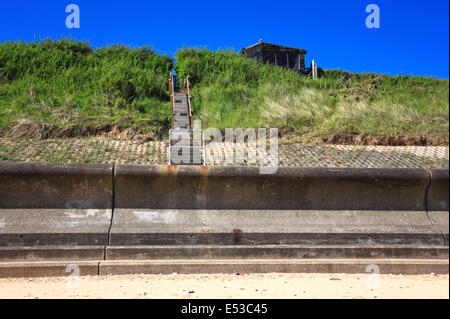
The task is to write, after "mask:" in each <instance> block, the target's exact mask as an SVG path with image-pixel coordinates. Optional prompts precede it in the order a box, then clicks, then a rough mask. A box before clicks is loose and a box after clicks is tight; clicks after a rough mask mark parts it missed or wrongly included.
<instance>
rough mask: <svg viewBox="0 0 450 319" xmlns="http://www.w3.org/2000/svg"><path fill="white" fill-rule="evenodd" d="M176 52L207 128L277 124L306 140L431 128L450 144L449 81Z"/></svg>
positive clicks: (180, 70)
mask: <svg viewBox="0 0 450 319" xmlns="http://www.w3.org/2000/svg"><path fill="white" fill-rule="evenodd" d="M176 59H177V64H176V66H175V69H176V71H177V73H178V74H179V75H180V77H185V76H186V75H188V74H189V76H190V78H191V82H192V83H193V89H192V96H193V105H194V111H195V115H196V117H197V118H199V119H201V120H202V125H203V126H204V127H216V128H219V129H222V130H223V129H224V128H227V127H231V128H233V127H242V128H248V127H253V128H257V127H278V128H279V130H280V131H281V132H283V133H286V135H287V136H294V137H300V136H301V137H303V138H304V139H306V140H308V139H310V138H311V137H315V136H326V135H331V134H335V133H338V134H365V135H371V136H386V137H392V136H407V137H412V136H417V135H425V136H427V137H429V138H437V139H440V140H444V141H447V143H448V125H449V82H448V80H439V79H435V78H424V77H416V76H388V75H383V74H372V73H365V74H356V73H350V72H345V71H339V70H323V71H322V72H321V73H322V74H321V77H320V78H319V79H311V78H310V77H307V76H300V75H299V74H298V73H296V72H295V71H291V70H285V69H283V68H280V67H276V66H271V65H261V64H260V63H258V62H257V61H254V60H251V59H247V58H245V57H242V56H240V55H239V54H237V53H235V52H233V51H217V52H212V51H209V50H206V49H192V48H191V49H184V48H183V49H182V50H179V51H178V52H177V54H176Z"/></svg>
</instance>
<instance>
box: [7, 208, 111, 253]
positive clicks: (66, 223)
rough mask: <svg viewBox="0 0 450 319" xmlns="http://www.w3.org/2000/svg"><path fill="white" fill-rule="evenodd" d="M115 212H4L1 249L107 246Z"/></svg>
mask: <svg viewBox="0 0 450 319" xmlns="http://www.w3.org/2000/svg"><path fill="white" fill-rule="evenodd" d="M111 212H112V210H111V209H0V246H35V245H72V246H76V245H106V244H107V243H108V230H109V226H110V221H111Z"/></svg>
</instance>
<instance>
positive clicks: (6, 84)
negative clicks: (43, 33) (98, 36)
mask: <svg viewBox="0 0 450 319" xmlns="http://www.w3.org/2000/svg"><path fill="white" fill-rule="evenodd" d="M172 66H173V59H172V58H170V57H168V56H167V55H159V54H157V53H155V52H154V51H153V49H151V48H148V47H141V48H138V49H130V48H128V47H125V46H121V45H114V46H109V47H104V48H99V49H92V48H91V47H90V46H89V44H88V43H86V42H76V41H73V40H58V41H52V40H49V39H47V40H44V41H41V42H31V43H24V42H3V43H0V128H3V129H4V130H5V129H11V128H12V127H14V126H17V125H18V124H22V126H24V128H23V129H22V131H24V134H25V135H27V133H28V134H30V130H31V131H33V128H34V131H36V130H47V131H50V134H51V133H53V134H57V132H63V133H62V134H64V132H75V133H77V132H79V133H80V134H81V135H83V132H84V131H89V130H91V131H95V129H96V128H102V127H105V126H108V125H118V126H119V127H120V128H128V127H131V126H133V127H134V128H136V129H137V130H140V131H143V132H149V131H156V132H157V133H160V132H164V131H165V130H166V129H167V127H168V126H169V124H170V122H169V121H170V102H169V95H168V92H167V82H168V74H169V71H170V70H171V68H172ZM27 130H28V131H27ZM15 133H17V134H18V135H20V133H21V132H20V130H19V131H18V130H16V131H15ZM17 134H16V135H17Z"/></svg>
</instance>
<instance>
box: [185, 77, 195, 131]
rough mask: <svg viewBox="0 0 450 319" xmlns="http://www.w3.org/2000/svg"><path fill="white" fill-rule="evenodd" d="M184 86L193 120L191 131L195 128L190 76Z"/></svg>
mask: <svg viewBox="0 0 450 319" xmlns="http://www.w3.org/2000/svg"><path fill="white" fill-rule="evenodd" d="M184 84H185V87H186V93H187V100H188V108H189V119H190V120H191V129H193V128H194V126H193V109H192V101H191V82H190V81H189V74H188V75H187V76H186V79H185V80H184Z"/></svg>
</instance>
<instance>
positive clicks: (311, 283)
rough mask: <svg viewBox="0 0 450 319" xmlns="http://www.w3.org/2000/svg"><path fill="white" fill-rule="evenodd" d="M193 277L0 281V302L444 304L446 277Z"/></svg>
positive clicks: (357, 275)
mask: <svg viewBox="0 0 450 319" xmlns="http://www.w3.org/2000/svg"><path fill="white" fill-rule="evenodd" d="M374 276H375V275H369V274H276V273H272V274H239V275H236V274H196V275H182V274H171V275H120V276H84V277H77V278H75V277H45V278H44V277H40V278H0V298H14V299H16V298H32V299H37V298H39V299H44V298H186V299H189V298H192V299H196V298H223V299H229V298H258V299H263V298H282V299H288V298H289V299H290V298H369V299H374V298H378V299H382V298H445V299H448V298H449V276H448V275H434V274H430V275H414V276H413V275H408V276H406V275H379V277H374Z"/></svg>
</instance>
